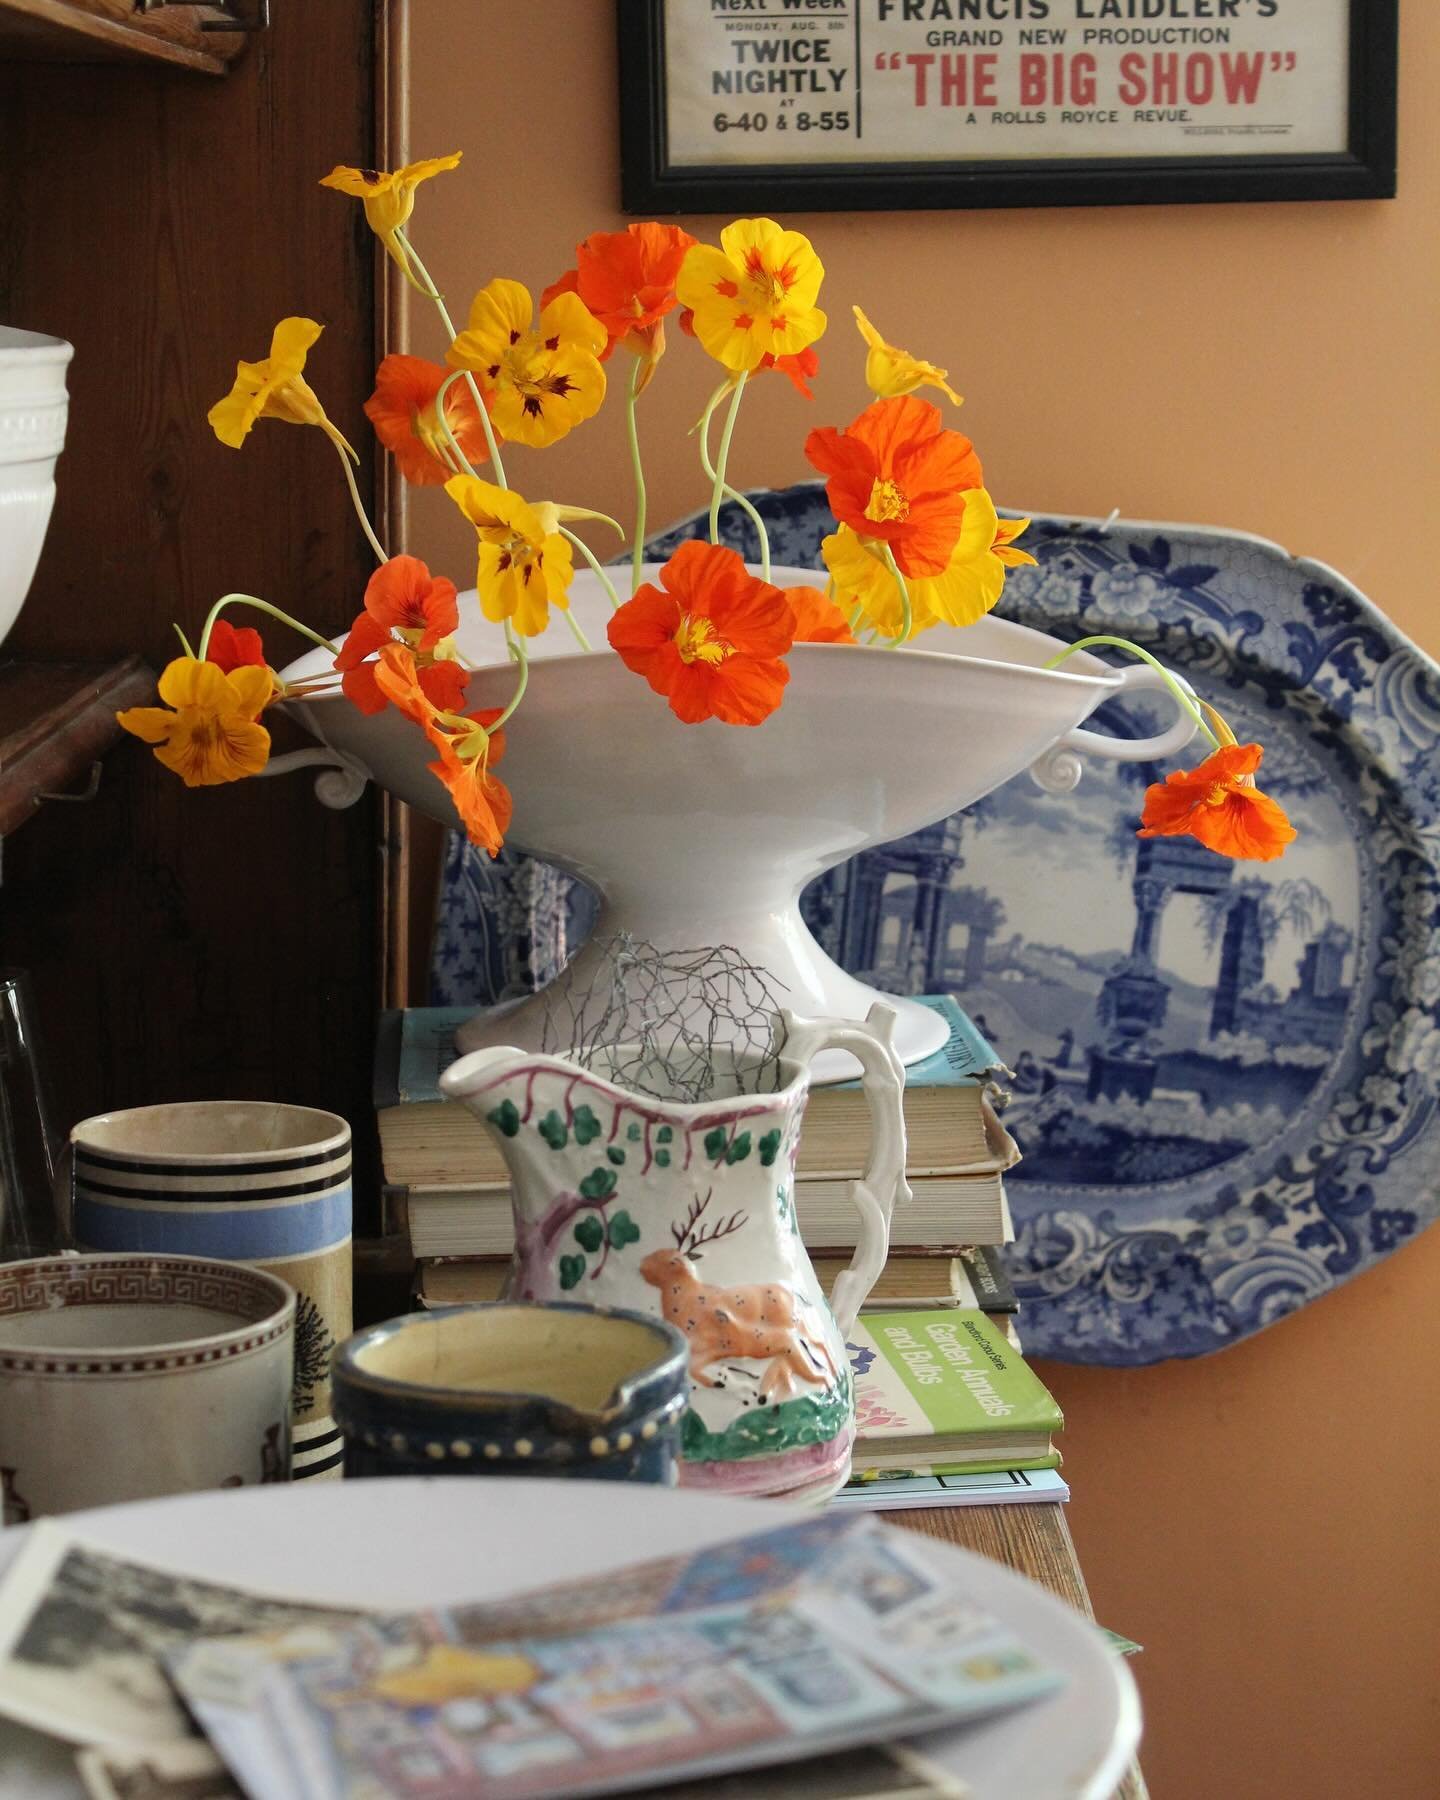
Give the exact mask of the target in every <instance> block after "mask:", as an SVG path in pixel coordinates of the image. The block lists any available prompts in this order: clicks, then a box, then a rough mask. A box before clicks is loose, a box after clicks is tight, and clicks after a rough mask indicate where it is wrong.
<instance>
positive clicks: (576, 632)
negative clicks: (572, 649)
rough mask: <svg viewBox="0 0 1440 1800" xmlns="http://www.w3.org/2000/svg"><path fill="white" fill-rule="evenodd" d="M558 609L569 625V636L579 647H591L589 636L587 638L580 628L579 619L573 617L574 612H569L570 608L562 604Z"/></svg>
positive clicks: (583, 648) (587, 648)
mask: <svg viewBox="0 0 1440 1800" xmlns="http://www.w3.org/2000/svg"><path fill="white" fill-rule="evenodd" d="M558 610H559V612H560V616H561V617H562V618H563V619H564V621H565V623H566V624H567V625H568V626H569V627H570V635H571V637H573V638H574V640H575V642H576V643H577V644H578V645H579V646H580V648H581V649H582V650H589V649H591V648H593V646H592V645H591V642H590V640H589V638H587V637H586V635H585V633H584V632H583V631H582V630H581V629H580V621H579V620H578V619H577V618H576V617H575V615H574V613H572V612H571V610H570V608H569V607H568V606H562V607H560V608H559V609H558Z"/></svg>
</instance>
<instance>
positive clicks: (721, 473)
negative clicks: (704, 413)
mask: <svg viewBox="0 0 1440 1800" xmlns="http://www.w3.org/2000/svg"><path fill="white" fill-rule="evenodd" d="M748 373H749V371H748V370H746V369H742V370H741V371H740V376H739V379H738V380H737V381H736V383H735V397H734V398H733V399H732V400H731V402H730V410H729V412H727V413H726V415H725V429H724V430H723V431H722V432H721V433H720V454H719V456H718V457H716V459H715V485H714V487H713V488H712V489H711V491H710V542H711V543H712V544H718V543H719V542H720V501H721V499H722V497H723V496H724V493H725V465H726V463H728V462H729V460H730V440H731V438H732V437H733V436H734V435H735V420H736V417H737V415H738V414H739V411H740V402H741V401H742V400H743V399H744V397H745V380H746V377H747V375H748Z"/></svg>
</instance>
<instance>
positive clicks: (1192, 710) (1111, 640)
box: [1043, 632, 1220, 750]
mask: <svg viewBox="0 0 1440 1800" xmlns="http://www.w3.org/2000/svg"><path fill="white" fill-rule="evenodd" d="M1096 644H1103V645H1106V646H1107V647H1108V648H1109V649H1111V650H1123V651H1125V652H1126V654H1127V655H1129V656H1133V657H1136V658H1138V660H1139V661H1140V662H1143V663H1149V665H1150V667H1151V668H1152V669H1156V670H1158V671H1159V673H1160V675H1161V676H1162V677H1163V678H1164V681H1165V686H1166V687H1167V688H1168V689H1169V690H1170V692H1171V694H1172V695H1173V696H1174V699H1175V704H1176V705H1177V706H1178V707H1179V708H1180V710H1181V711H1182V712H1187V713H1189V715H1190V717H1191V718H1192V719H1193V720H1194V721H1195V723H1196V724H1197V725H1198V726H1199V727H1200V729H1201V730H1202V731H1203V732H1204V733H1205V735H1206V737H1207V738H1209V740H1210V743H1211V746H1212V747H1213V748H1214V749H1216V750H1218V749H1219V748H1220V740H1219V738H1218V737H1216V735H1215V733H1214V732H1213V731H1212V730H1211V729H1210V725H1209V722H1208V721H1207V720H1206V718H1205V715H1204V713H1203V712H1202V711H1201V709H1200V703H1199V702H1198V701H1196V700H1195V699H1194V698H1193V696H1192V695H1190V694H1189V693H1187V692H1186V690H1185V689H1184V688H1183V687H1182V686H1181V685H1180V683H1179V682H1178V681H1177V680H1176V679H1175V677H1174V676H1173V675H1172V674H1171V673H1170V671H1169V669H1167V668H1166V667H1165V665H1164V663H1162V662H1160V661H1159V660H1158V658H1156V657H1153V656H1152V655H1151V654H1150V652H1149V651H1148V650H1142V649H1141V648H1140V646H1139V645H1138V644H1132V643H1131V642H1130V640H1129V638H1122V637H1110V636H1109V635H1107V634H1106V633H1103V632H1101V633H1098V634H1097V635H1096V636H1094V637H1083V638H1079V639H1077V640H1076V642H1075V643H1073V644H1067V645H1066V646H1065V648H1064V649H1063V650H1062V651H1061V652H1060V654H1059V655H1058V656H1052V657H1051V658H1050V660H1049V662H1047V663H1045V664H1044V665H1043V666H1044V667H1045V668H1047V669H1058V668H1059V666H1060V664H1061V663H1062V662H1064V661H1065V659H1066V657H1067V656H1073V655H1074V654H1075V652H1076V651H1077V650H1089V649H1091V648H1092V647H1093V646H1094V645H1096Z"/></svg>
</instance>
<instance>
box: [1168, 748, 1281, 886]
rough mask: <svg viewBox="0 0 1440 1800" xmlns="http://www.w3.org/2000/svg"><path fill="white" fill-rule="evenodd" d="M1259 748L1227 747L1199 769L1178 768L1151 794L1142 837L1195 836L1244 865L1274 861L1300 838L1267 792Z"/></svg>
mask: <svg viewBox="0 0 1440 1800" xmlns="http://www.w3.org/2000/svg"><path fill="white" fill-rule="evenodd" d="M1264 754H1265V752H1264V751H1263V750H1262V749H1261V747H1260V745H1259V744H1222V745H1221V746H1220V748H1219V749H1218V750H1216V751H1215V752H1214V753H1213V754H1212V755H1210V756H1207V757H1206V758H1205V760H1204V762H1202V763H1201V764H1200V766H1199V767H1198V768H1196V769H1189V770H1185V769H1175V770H1173V771H1172V772H1171V773H1170V774H1169V775H1167V776H1166V777H1165V779H1164V781H1157V782H1155V783H1154V784H1153V785H1152V786H1151V787H1148V788H1146V790H1145V807H1144V811H1143V813H1142V815H1141V821H1140V830H1139V831H1138V832H1137V833H1136V836H1137V837H1142V838H1150V837H1193V838H1197V839H1198V840H1199V841H1200V842H1201V843H1202V844H1204V845H1205V847H1206V849H1208V850H1215V851H1218V852H1219V854H1220V855H1221V856H1232V857H1234V858H1236V860H1237V861H1242V862H1273V861H1274V860H1275V858H1276V857H1278V856H1283V855H1284V853H1285V846H1286V845H1287V844H1289V843H1291V842H1293V840H1294V839H1295V838H1296V836H1298V833H1297V832H1296V830H1295V827H1294V826H1293V825H1292V824H1291V823H1290V821H1289V819H1287V818H1286V816H1285V809H1284V808H1283V807H1282V806H1281V805H1280V803H1279V801H1278V800H1272V799H1271V798H1270V796H1269V795H1268V794H1262V793H1261V792H1260V790H1259V788H1257V787H1256V785H1255V771H1256V770H1257V769H1258V768H1259V767H1260V759H1261V757H1262V756H1264Z"/></svg>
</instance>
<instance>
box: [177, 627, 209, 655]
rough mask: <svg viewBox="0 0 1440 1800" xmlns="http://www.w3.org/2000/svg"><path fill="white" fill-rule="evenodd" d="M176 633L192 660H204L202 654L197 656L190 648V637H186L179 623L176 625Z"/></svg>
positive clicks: (183, 648)
mask: <svg viewBox="0 0 1440 1800" xmlns="http://www.w3.org/2000/svg"><path fill="white" fill-rule="evenodd" d="M175 635H176V637H178V638H179V640H180V648H181V649H182V650H183V651H184V652H185V654H186V655H187V656H188V657H189V658H190V660H191V662H203V661H204V660H205V659H204V657H202V656H196V654H195V652H194V651H193V650H192V649H191V648H190V640H189V638H187V637H186V635H185V633H184V632H183V631H182V630H181V629H180V627H179V626H178V625H177V626H176V627H175Z"/></svg>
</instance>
